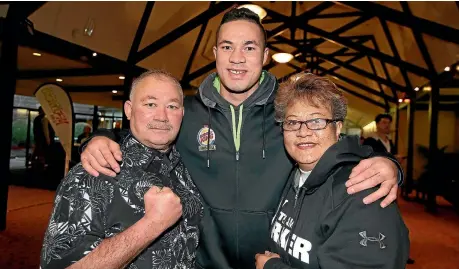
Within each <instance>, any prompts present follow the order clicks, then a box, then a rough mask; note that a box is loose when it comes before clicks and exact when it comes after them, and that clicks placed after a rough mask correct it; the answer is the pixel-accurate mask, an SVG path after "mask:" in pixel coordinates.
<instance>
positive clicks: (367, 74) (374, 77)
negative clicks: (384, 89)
mask: <svg viewBox="0 0 459 269" xmlns="http://www.w3.org/2000/svg"><path fill="white" fill-rule="evenodd" d="M276 39H277V40H282V41H284V42H285V43H286V44H289V45H290V46H293V47H296V48H297V49H301V47H300V46H298V45H297V44H295V43H294V42H292V41H291V40H289V39H287V38H285V37H282V36H278V37H276ZM344 39H345V38H344ZM354 44H357V43H354ZM306 51H308V52H311V53H312V54H313V55H316V56H318V57H320V58H322V59H324V60H326V61H328V62H332V63H334V64H336V65H339V66H341V67H344V68H346V69H348V70H350V71H352V72H354V73H357V74H359V75H361V76H364V77H367V78H369V79H372V80H374V81H376V82H378V83H381V84H384V85H387V86H388V87H392V88H394V89H397V90H399V91H402V92H405V91H406V88H405V87H403V86H402V85H399V84H397V83H395V82H389V81H387V80H386V79H383V78H381V77H379V76H377V75H374V74H372V73H370V72H367V71H365V70H362V69H360V68H358V67H355V66H353V65H351V64H347V63H345V62H343V61H341V60H339V59H336V58H334V57H331V56H330V55H329V54H324V53H321V52H319V51H317V50H314V49H310V50H309V48H308V49H307V50H306Z"/></svg>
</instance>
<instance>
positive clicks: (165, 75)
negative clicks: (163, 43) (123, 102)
mask: <svg viewBox="0 0 459 269" xmlns="http://www.w3.org/2000/svg"><path fill="white" fill-rule="evenodd" d="M148 77H153V78H155V79H157V80H161V81H170V82H172V83H173V84H174V85H175V86H177V90H178V91H179V93H180V97H181V98H182V99H181V100H182V101H183V97H184V96H183V90H182V86H181V85H180V82H179V81H178V79H177V78H175V77H174V76H173V75H172V74H171V73H169V72H167V71H165V70H162V69H151V70H148V71H145V72H143V73H142V74H141V75H140V76H138V77H137V78H135V79H134V80H133V81H132V85H131V91H130V93H129V100H131V101H132V97H133V96H134V92H135V90H136V88H137V85H138V84H139V83H140V82H141V81H142V80H144V79H146V78H148Z"/></svg>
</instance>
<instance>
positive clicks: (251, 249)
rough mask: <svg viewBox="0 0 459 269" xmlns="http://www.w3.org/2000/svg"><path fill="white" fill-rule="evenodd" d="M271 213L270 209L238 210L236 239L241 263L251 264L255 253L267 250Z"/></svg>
mask: <svg viewBox="0 0 459 269" xmlns="http://www.w3.org/2000/svg"><path fill="white" fill-rule="evenodd" d="M273 215H274V213H273V212H272V211H268V212H263V211H241V212H240V217H239V230H238V241H239V257H240V260H241V263H243V264H246V265H250V266H252V264H253V260H254V259H255V254H257V253H264V252H265V250H269V240H270V234H269V228H270V226H271V220H272V217H273ZM244 268H245V267H244Z"/></svg>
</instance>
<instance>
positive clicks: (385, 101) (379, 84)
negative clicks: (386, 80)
mask: <svg viewBox="0 0 459 269" xmlns="http://www.w3.org/2000/svg"><path fill="white" fill-rule="evenodd" d="M367 58H368V62H369V63H370V67H371V70H372V71H373V74H374V75H375V76H377V75H378V73H377V72H376V68H375V64H374V63H373V60H372V59H371V57H368V56H367ZM378 87H379V91H380V92H382V93H385V92H384V89H383V87H382V85H381V83H379V82H378ZM384 103H385V111H386V112H389V110H390V106H389V102H388V101H387V100H386V98H384ZM397 117H398V114H397ZM397 124H398V122H397ZM396 126H397V130H398V125H396Z"/></svg>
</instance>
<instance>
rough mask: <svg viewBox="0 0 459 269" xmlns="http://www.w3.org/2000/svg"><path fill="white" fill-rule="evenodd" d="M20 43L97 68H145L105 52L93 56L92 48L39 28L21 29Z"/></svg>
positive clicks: (124, 69)
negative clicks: (31, 31) (29, 30)
mask: <svg viewBox="0 0 459 269" xmlns="http://www.w3.org/2000/svg"><path fill="white" fill-rule="evenodd" d="M19 44H20V45H23V46H27V47H31V48H34V49H37V50H40V51H43V52H46V53H49V54H53V55H57V56H61V57H64V58H67V59H70V60H75V61H79V62H84V63H86V64H89V65H91V66H93V67H95V68H100V69H105V68H107V67H110V68H111V69H112V70H119V71H120V72H123V73H124V72H126V71H127V70H130V69H132V70H134V72H137V73H141V72H143V71H144V70H145V69H144V68H142V67H138V66H133V65H130V64H128V63H126V62H124V61H122V60H119V59H116V58H114V57H111V56H108V55H105V54H103V53H99V52H97V57H93V56H92V54H93V53H94V51H93V50H91V49H88V48H85V47H83V46H80V45H77V44H74V43H71V42H68V41H65V40H63V39H59V38H57V37H54V36H51V35H49V34H46V33H42V32H40V31H37V30H34V31H33V35H31V34H30V33H29V32H28V31H26V30H25V29H22V30H21V31H19Z"/></svg>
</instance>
